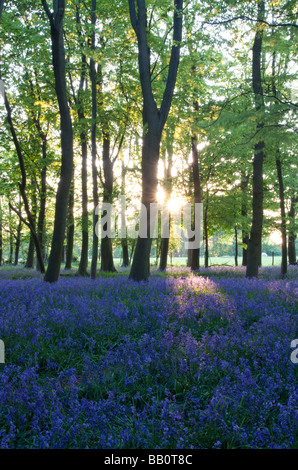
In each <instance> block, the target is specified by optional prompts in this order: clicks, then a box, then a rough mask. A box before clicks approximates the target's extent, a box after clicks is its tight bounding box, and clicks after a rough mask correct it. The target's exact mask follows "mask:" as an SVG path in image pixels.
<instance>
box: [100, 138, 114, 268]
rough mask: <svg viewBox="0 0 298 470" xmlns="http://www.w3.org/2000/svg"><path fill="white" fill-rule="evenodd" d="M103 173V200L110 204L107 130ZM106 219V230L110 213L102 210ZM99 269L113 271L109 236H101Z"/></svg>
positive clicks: (110, 166) (111, 198)
mask: <svg viewBox="0 0 298 470" xmlns="http://www.w3.org/2000/svg"><path fill="white" fill-rule="evenodd" d="M102 159H103V174H104V188H103V202H104V203H108V204H112V202H113V163H112V160H111V156H110V136H109V133H108V132H104V138H103V152H102ZM103 216H104V217H106V218H107V219H108V220H107V221H106V222H105V223H104V224H103V227H102V229H103V230H104V231H107V229H108V227H110V225H111V219H110V213H109V212H106V211H104V214H103ZM101 271H106V272H115V271H116V269H115V266H114V260H113V246H112V240H111V238H110V237H109V236H106V237H104V238H103V237H102V238H101Z"/></svg>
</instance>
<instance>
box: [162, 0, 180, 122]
mask: <svg viewBox="0 0 298 470" xmlns="http://www.w3.org/2000/svg"><path fill="white" fill-rule="evenodd" d="M174 5H175V12H174V33H173V46H172V52H171V58H170V64H169V70H168V78H167V84H166V88H165V91H164V95H163V99H162V103H161V107H160V121H161V122H160V125H161V129H162V128H163V126H164V124H165V122H166V120H167V117H168V114H169V110H170V106H171V101H172V97H173V93H174V87H175V83H176V77H177V72H178V65H179V59H180V47H181V40H182V8H183V0H174Z"/></svg>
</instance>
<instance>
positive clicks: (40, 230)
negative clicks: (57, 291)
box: [36, 134, 47, 271]
mask: <svg viewBox="0 0 298 470" xmlns="http://www.w3.org/2000/svg"><path fill="white" fill-rule="evenodd" d="M41 138H42V159H43V164H42V170H41V194H40V206H39V214H38V221H37V237H38V241H39V245H40V249H41V253H42V259H43V261H45V241H44V227H45V216H46V199H47V163H46V161H47V139H46V136H45V135H44V134H41ZM36 269H37V270H38V271H41V266H40V263H39V260H38V258H37V259H36Z"/></svg>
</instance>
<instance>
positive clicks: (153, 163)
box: [129, 131, 160, 281]
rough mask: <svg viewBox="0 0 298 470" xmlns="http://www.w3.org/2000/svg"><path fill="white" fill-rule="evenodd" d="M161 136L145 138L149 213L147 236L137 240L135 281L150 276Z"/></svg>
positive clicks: (145, 189) (144, 171)
mask: <svg viewBox="0 0 298 470" xmlns="http://www.w3.org/2000/svg"><path fill="white" fill-rule="evenodd" d="M159 146H160V136H159V135H156V134H153V133H152V132H150V133H149V131H148V133H147V134H146V135H145V136H144V137H143V148H142V204H143V205H144V206H145V208H146V211H147V217H146V222H147V232H146V233H147V236H146V238H140V237H138V239H137V244H136V248H135V252H134V257H133V262H132V266H131V271H130V275H129V277H130V279H133V280H134V281H142V280H147V279H148V277H149V274H150V251H151V243H152V239H151V237H150V216H151V211H150V206H151V204H154V203H156V194H157V185H158V180H157V170H158V159H159Z"/></svg>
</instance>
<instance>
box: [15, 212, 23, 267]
mask: <svg viewBox="0 0 298 470" xmlns="http://www.w3.org/2000/svg"><path fill="white" fill-rule="evenodd" d="M21 233H22V221H21V220H19V223H18V228H17V235H16V244H15V252H14V265H15V266H17V265H18V264H19V253H20V246H21Z"/></svg>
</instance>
